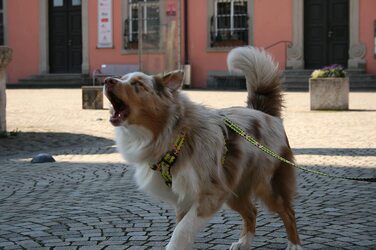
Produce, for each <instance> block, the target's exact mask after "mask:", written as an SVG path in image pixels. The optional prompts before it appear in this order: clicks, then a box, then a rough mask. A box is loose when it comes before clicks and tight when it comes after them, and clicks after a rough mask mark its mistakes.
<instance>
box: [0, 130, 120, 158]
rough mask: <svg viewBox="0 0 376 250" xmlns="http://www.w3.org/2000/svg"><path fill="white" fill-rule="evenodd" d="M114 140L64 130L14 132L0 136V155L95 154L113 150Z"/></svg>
mask: <svg viewBox="0 0 376 250" xmlns="http://www.w3.org/2000/svg"><path fill="white" fill-rule="evenodd" d="M113 145H114V141H113V140H110V139H108V138H103V137H97V136H92V135H86V134H74V133H64V132H14V133H12V135H10V136H8V137H2V138H0V157H9V156H15V155H19V154H23V156H30V155H32V154H36V153H41V152H43V153H52V152H61V151H67V152H69V153H70V154H94V153H95V154H97V153H98V152H102V153H106V154H107V153H112V152H115V148H113V149H112V146H113ZM87 147H108V148H109V149H108V150H107V151H103V150H101V151H90V150H82V149H83V148H87Z"/></svg>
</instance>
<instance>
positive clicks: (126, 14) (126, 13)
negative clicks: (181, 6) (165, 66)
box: [121, 0, 164, 54]
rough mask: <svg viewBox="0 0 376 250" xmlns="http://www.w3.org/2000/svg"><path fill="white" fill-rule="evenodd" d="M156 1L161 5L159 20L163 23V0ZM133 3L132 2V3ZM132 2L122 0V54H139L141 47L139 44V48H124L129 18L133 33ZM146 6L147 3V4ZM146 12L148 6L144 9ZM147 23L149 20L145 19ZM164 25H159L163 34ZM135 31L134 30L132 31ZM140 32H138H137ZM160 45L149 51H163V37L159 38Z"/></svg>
mask: <svg viewBox="0 0 376 250" xmlns="http://www.w3.org/2000/svg"><path fill="white" fill-rule="evenodd" d="M142 1H144V2H147V0H142ZM155 2H156V3H155V4H158V5H159V22H160V24H161V23H162V21H163V20H162V18H163V17H162V16H161V13H163V12H162V11H163V10H164V8H163V1H161V0H156V1H155ZM131 4H132V3H131ZM131 4H130V3H129V0H122V36H121V53H122V54H137V53H139V48H138V46H137V48H135V49H132V48H130V49H126V48H124V46H125V41H124V40H125V35H124V31H125V28H126V27H125V23H126V20H127V19H128V22H129V26H128V27H129V31H128V32H129V33H131V25H132V21H131V19H130V18H131V16H132V8H131ZM133 4H136V5H137V4H138V3H133ZM145 7H146V5H145ZM143 11H144V12H146V8H145V9H144V10H143ZM138 21H139V20H138ZM144 21H145V22H146V23H147V20H144ZM144 27H145V28H147V25H144ZM161 29H162V25H160V27H159V32H160V34H162V30H161ZM132 33H134V32H132ZM137 34H138V33H137ZM159 40H160V41H159V46H158V48H155V49H148V50H147V51H148V52H152V53H153V52H156V53H158V52H161V51H163V47H162V44H161V39H159Z"/></svg>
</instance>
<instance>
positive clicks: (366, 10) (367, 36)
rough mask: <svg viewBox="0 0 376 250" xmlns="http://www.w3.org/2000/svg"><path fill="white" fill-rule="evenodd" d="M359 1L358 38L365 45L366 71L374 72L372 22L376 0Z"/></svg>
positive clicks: (374, 16) (375, 68)
mask: <svg viewBox="0 0 376 250" xmlns="http://www.w3.org/2000/svg"><path fill="white" fill-rule="evenodd" d="M359 2H360V13H361V14H360V25H359V26H360V27H359V28H360V40H361V42H363V43H364V44H365V45H366V47H367V53H366V60H367V72H369V73H376V59H375V57H374V51H373V48H374V46H375V45H374V26H373V25H374V22H375V21H376V1H375V0H362V1H359Z"/></svg>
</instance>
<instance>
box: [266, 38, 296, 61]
mask: <svg viewBox="0 0 376 250" xmlns="http://www.w3.org/2000/svg"><path fill="white" fill-rule="evenodd" d="M281 43H283V44H284V46H285V68H286V66H287V48H291V46H292V42H291V41H285V40H281V41H278V42H275V43H273V44H271V45H269V46H267V47H264V49H265V50H268V49H270V48H273V47H274V46H277V45H279V44H281Z"/></svg>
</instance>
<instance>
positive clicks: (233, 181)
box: [223, 130, 243, 189]
mask: <svg viewBox="0 0 376 250" xmlns="http://www.w3.org/2000/svg"><path fill="white" fill-rule="evenodd" d="M240 140H241V138H240V137H239V136H238V135H237V134H236V133H235V132H233V131H231V130H229V131H228V139H227V141H226V147H227V153H226V155H225V162H224V164H223V172H224V177H225V179H226V185H227V186H228V187H229V188H230V189H234V188H235V186H236V185H237V182H238V181H239V175H240V166H239V164H238V161H239V159H241V157H242V154H243V152H242V150H241V149H240V146H239V143H240Z"/></svg>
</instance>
